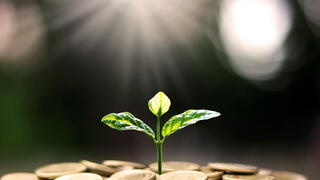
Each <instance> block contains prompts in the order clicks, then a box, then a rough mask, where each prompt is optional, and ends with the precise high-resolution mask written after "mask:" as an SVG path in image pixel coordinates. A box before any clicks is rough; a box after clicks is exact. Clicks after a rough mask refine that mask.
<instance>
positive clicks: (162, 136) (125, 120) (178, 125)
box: [101, 92, 220, 174]
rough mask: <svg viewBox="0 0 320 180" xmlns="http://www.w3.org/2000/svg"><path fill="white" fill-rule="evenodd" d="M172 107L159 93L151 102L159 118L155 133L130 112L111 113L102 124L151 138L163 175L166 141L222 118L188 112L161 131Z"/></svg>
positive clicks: (160, 171) (198, 111)
mask: <svg viewBox="0 0 320 180" xmlns="http://www.w3.org/2000/svg"><path fill="white" fill-rule="evenodd" d="M170 105H171V101H170V99H169V98H168V97H167V96H166V95H165V94H164V93H163V92H158V93H157V94H156V95H155V96H154V97H153V98H152V99H150V100H149V103H148V106H149V109H150V111H151V112H152V113H153V114H154V115H156V116H157V130H156V134H155V133H154V131H153V130H152V129H151V128H150V127H149V126H148V125H147V124H145V123H144V122H143V121H142V120H140V119H138V118H136V117H134V116H133V115H132V114H131V113H129V112H122V113H111V114H108V115H106V116H104V117H103V118H102V120H101V121H102V122H103V123H105V124H106V125H108V126H110V127H111V128H113V129H117V130H136V131H141V132H144V133H145V134H147V135H148V136H150V137H151V138H152V140H153V142H154V143H155V145H156V149H157V162H158V174H161V173H162V146H163V143H164V142H165V140H166V139H167V138H168V137H169V136H170V135H171V134H173V133H175V132H177V131H178V130H180V129H183V128H185V127H187V126H189V125H191V124H195V123H197V122H198V121H202V120H208V119H211V118H214V117H218V116H220V113H218V112H215V111H210V110H205V109H201V110H194V109H191V110H187V111H185V112H183V113H181V114H178V115H175V116H173V117H171V118H170V119H169V120H168V121H167V122H166V123H165V124H164V125H163V127H162V129H161V117H162V115H163V114H165V113H166V112H167V111H168V110H169V108H170Z"/></svg>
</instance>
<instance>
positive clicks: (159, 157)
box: [156, 117, 163, 174]
mask: <svg viewBox="0 0 320 180" xmlns="http://www.w3.org/2000/svg"><path fill="white" fill-rule="evenodd" d="M160 133H161V123H160V117H158V118H157V141H156V146H157V161H158V174H162V143H163V142H162V141H161V134H160Z"/></svg>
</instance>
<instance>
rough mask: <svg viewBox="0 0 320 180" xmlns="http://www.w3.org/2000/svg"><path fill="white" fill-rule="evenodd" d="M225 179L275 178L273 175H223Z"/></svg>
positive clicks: (254, 179)
mask: <svg viewBox="0 0 320 180" xmlns="http://www.w3.org/2000/svg"><path fill="white" fill-rule="evenodd" d="M222 179H223V180H247V179H251V180H274V179H275V178H274V177H273V176H264V175H230V174H227V175H223V176H222Z"/></svg>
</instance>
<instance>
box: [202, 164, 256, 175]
mask: <svg viewBox="0 0 320 180" xmlns="http://www.w3.org/2000/svg"><path fill="white" fill-rule="evenodd" d="M208 166H209V168H211V169H214V170H220V171H228V172H233V173H248V174H254V173H257V172H258V168H257V167H255V166H251V165H245V164H236V163H209V164H208Z"/></svg>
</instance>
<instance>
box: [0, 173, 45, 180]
mask: <svg viewBox="0 0 320 180" xmlns="http://www.w3.org/2000/svg"><path fill="white" fill-rule="evenodd" d="M0 180H39V178H38V176H37V175H35V174H33V173H22V172H21V173H10V174H6V175H3V176H2V177H1V179H0Z"/></svg>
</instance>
